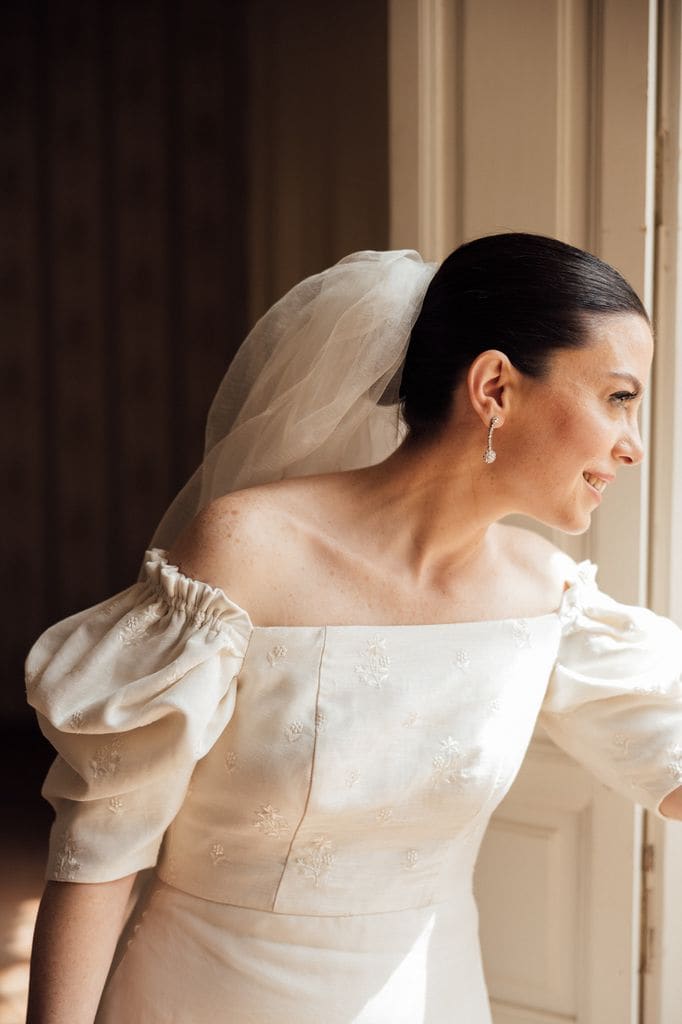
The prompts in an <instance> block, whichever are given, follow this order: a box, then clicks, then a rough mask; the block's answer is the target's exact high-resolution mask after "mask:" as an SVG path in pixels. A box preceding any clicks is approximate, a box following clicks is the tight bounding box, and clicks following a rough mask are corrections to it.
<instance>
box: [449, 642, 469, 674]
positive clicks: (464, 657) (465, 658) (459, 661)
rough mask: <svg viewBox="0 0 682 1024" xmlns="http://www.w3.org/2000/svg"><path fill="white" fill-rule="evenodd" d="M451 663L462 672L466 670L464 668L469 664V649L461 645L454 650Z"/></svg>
mask: <svg viewBox="0 0 682 1024" xmlns="http://www.w3.org/2000/svg"><path fill="white" fill-rule="evenodd" d="M453 664H454V666H455V668H456V669H459V670H460V671H462V672H466V670H467V669H468V668H469V666H470V665H471V655H470V653H469V651H467V650H465V649H464V648H463V647H460V648H459V649H458V650H457V651H455V657H454V659H453Z"/></svg>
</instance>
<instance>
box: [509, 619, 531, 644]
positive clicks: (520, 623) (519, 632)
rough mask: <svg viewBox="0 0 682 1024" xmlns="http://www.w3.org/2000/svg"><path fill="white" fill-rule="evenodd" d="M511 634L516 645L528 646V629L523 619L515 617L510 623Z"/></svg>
mask: <svg viewBox="0 0 682 1024" xmlns="http://www.w3.org/2000/svg"><path fill="white" fill-rule="evenodd" d="M512 636H513V638H514V643H515V644H516V646H517V647H530V646H531V642H530V629H529V627H528V623H527V622H526V620H525V619H515V620H514V622H513V623H512Z"/></svg>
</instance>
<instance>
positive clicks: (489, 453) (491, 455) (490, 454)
mask: <svg viewBox="0 0 682 1024" xmlns="http://www.w3.org/2000/svg"><path fill="white" fill-rule="evenodd" d="M499 422H500V418H499V416H493V418H492V419H491V421H490V426H489V427H488V446H487V448H486V450H485V451H484V452H483V461H484V462H494V461H495V459H496V458H497V452H496V451H495V450H494V449H493V447H492V445H491V443H490V441H491V438H492V436H493V430H494V429H495V427H496V426H497V424H498V423H499Z"/></svg>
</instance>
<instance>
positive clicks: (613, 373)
mask: <svg viewBox="0 0 682 1024" xmlns="http://www.w3.org/2000/svg"><path fill="white" fill-rule="evenodd" d="M609 377H622V378H623V379H624V380H629V381H630V383H631V384H632V386H633V388H634V389H635V390H636V391H644V385H643V384H641V383H640V381H638V380H637V378H636V377H635V375H634V374H632V373H627V372H626V371H625V370H611V372H610V373H609Z"/></svg>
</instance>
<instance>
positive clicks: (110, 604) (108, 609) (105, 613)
mask: <svg viewBox="0 0 682 1024" xmlns="http://www.w3.org/2000/svg"><path fill="white" fill-rule="evenodd" d="M123 598H124V595H123V594H117V595H116V597H113V598H112V599H111V600H110V601H107V602H106V603H105V604H103V605H102V608H101V610H100V615H101V616H102V618H105V619H107V618H109V616H110V615H111V613H112V612H113V611H115V610H116V609H117V608H118V606H119V605H120V604H121V602H122V600H123Z"/></svg>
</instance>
